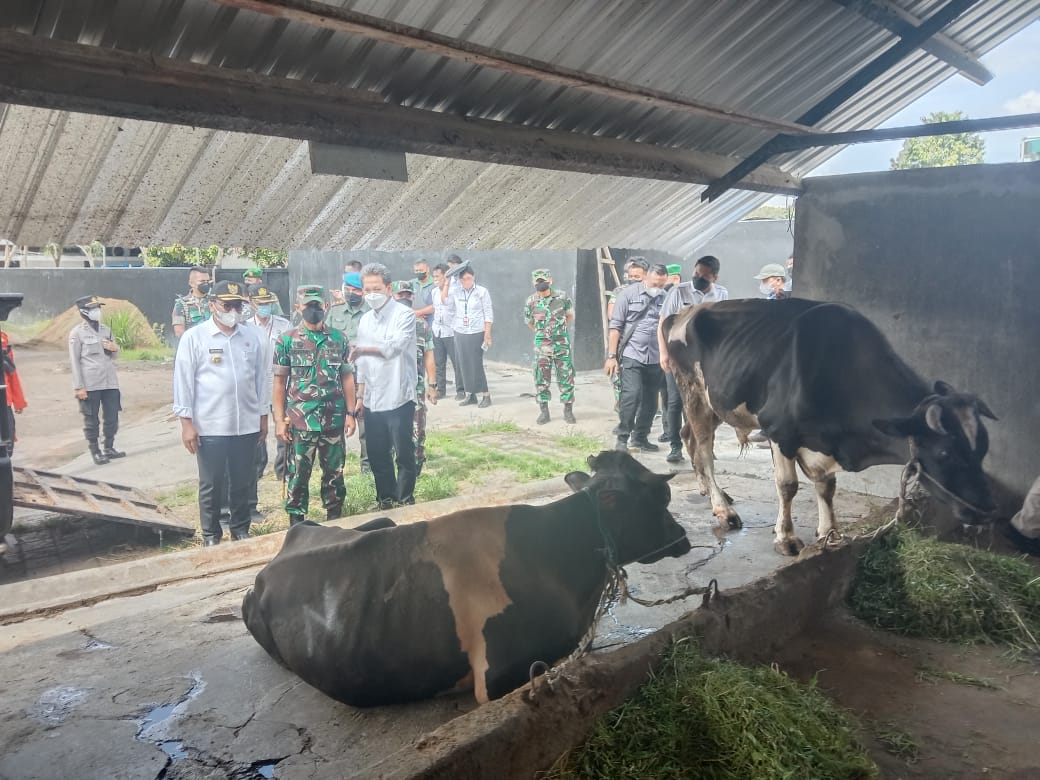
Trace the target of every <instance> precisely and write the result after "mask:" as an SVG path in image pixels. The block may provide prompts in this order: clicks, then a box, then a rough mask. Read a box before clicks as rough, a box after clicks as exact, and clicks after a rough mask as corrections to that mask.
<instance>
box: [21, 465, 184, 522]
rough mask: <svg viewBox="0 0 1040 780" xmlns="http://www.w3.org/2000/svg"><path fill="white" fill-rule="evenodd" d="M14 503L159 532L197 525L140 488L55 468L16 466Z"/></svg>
mask: <svg viewBox="0 0 1040 780" xmlns="http://www.w3.org/2000/svg"><path fill="white" fill-rule="evenodd" d="M12 503H13V504H14V506H21V507H27V508H29V509H41V510H45V511H48V512H57V513H59V514H70V515H80V516H82V517H96V518H100V519H102V520H111V521H113V522H116V523H128V524H130V525H137V526H142V527H144V528H151V529H153V530H155V531H159V532H163V531H168V532H171V533H175V534H185V535H190V534H194V533H195V526H194V525H192V524H190V523H188V522H185V521H184V520H181V519H180V518H179V517H177V516H176V515H174V514H173V513H172V512H170V510H169V509H167V508H166V507H164V506H163V505H162V504H157V503H156V502H155V501H153V500H152V499H150V498H148V496H146V495H145V494H144V493H142V492H141V491H139V490H138V489H137V488H132V487H128V486H126V485H116V484H113V483H111V482H100V481H98V480H96V479H85V478H84V477H70V476H68V475H67V474H56V473H54V472H52V471H37V470H35V469H27V468H21V467H19V466H15V468H14V490H13V496H12Z"/></svg>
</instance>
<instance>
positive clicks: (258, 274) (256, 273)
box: [242, 265, 264, 279]
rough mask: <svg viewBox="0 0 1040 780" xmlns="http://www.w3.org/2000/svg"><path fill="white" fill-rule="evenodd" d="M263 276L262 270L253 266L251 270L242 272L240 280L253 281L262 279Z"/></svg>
mask: <svg viewBox="0 0 1040 780" xmlns="http://www.w3.org/2000/svg"><path fill="white" fill-rule="evenodd" d="M263 275H264V269H263V268H258V267H257V266H255V265H254V266H253V267H252V268H247V269H246V270H245V271H243V272H242V278H243V279H248V278H250V277H252V278H255V279H261V278H263Z"/></svg>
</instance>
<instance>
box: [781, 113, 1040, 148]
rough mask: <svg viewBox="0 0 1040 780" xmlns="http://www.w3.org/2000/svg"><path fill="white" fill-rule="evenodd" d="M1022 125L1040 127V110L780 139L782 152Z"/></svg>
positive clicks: (1002, 128)
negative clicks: (1037, 112) (1039, 111)
mask: <svg viewBox="0 0 1040 780" xmlns="http://www.w3.org/2000/svg"><path fill="white" fill-rule="evenodd" d="M1020 127H1040V114H1016V115H1014V116H994V117H987V118H985V119H955V120H952V121H949V122H931V123H929V124H926V125H904V126H903V127H884V128H879V129H877V130H849V131H846V132H843V133H818V134H816V135H802V136H798V137H797V138H791V137H787V138H784V139H783V141H781V142H778V146H779V147H780V151H781V152H796V151H799V150H801V149H810V148H813V147H818V146H843V145H845V144H869V143H874V142H876V141H896V140H899V139H901V138H921V137H923V136H931V135H954V134H957V133H985V132H990V131H993V130H1015V129H1017V128H1020Z"/></svg>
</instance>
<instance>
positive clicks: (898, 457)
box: [663, 298, 996, 555]
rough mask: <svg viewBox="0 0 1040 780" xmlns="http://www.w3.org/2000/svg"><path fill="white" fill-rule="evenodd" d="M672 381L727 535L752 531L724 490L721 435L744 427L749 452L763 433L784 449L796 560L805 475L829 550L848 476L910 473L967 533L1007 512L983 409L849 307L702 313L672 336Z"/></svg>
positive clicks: (753, 303)
mask: <svg viewBox="0 0 1040 780" xmlns="http://www.w3.org/2000/svg"><path fill="white" fill-rule="evenodd" d="M663 329H664V330H663V332H664V334H665V336H666V339H667V343H668V357H669V362H670V369H671V370H672V371H673V372H674V373H675V377H676V381H677V383H678V384H679V387H680V390H681V391H682V393H683V406H684V410H685V413H686V419H687V426H686V427H685V428H684V439H685V444H686V447H687V449H688V451H689V452H690V456H691V457H692V459H693V463H694V470H695V471H696V473H697V475H698V476H699V477H700V480H701V491H702V493H705V494H706V495H710V496H711V506H712V512H713V513H714V514H715V516H716V517H717V518H718V520H719V522H720V523H721V524H723V525H728V526H729V527H731V528H739V527H740V517H739V515H738V514H737V513H736V511H734V509H733V506H732V504H731V502H730V499H729V496H727V495H726V494H725V493H724V492H723V491H722V490H721V489H720V488H719V486H718V483H717V482H716V481H715V468H714V457H715V456H714V444H715V429H716V428H717V427H718V425H719V423H720V422H726V423H729V424H730V425H732V426H733V427H734V428H735V429H736V431H737V437H738V439H739V441H740V442H741V444H742V445H746V443H747V434H748V433H749V432H750V431H752V430H754V429H756V428H761V429H762V431H763V432H764V433H765V434H766V435H767V436H768V437H769V440H770V442H771V443H772V450H773V462H774V466H775V470H776V488H777V494H778V495H779V498H780V510H779V512H778V514H777V519H776V529H775V533H774V545H775V547H776V549H777V551H778V552H780V553H782V554H784V555H797V554H798V553H799V551H800V550H801V549H802V547H803V544H802V542H801V541H800V540H799V539H798V538H797V537H796V536H795V534H794V527H793V525H792V523H791V501H792V499H794V496H795V494H796V493H797V492H798V475H797V472H796V471H795V464H796V463H797V464H798V465H799V466H800V467H801V469H802V471H803V472H804V473H805V475H806V476H807V477H808V478H809V479H811V480H812V481H813V483H814V484H815V486H816V495H817V498H818V505H819V515H820V517H819V524H818V525H817V528H816V536H817V538H823V537H825V536H826V535H827V534H829V533H830V531H831V530H832V529H833V528H834V510H833V506H832V501H833V498H834V488H835V477H834V475H835V472H837V471H840V470H842V469H844V470H845V471H861V470H862V469H865V468H867V467H868V466H873V465H876V464H880V463H906V462H907V461H908V459H909V458H910V456H911V453H913V457H914V458H915V460H916V462H917V464H918V467H919V470H920V474H921V484H922V485H923V486H924V487H925V488H926V489H927V490H928V491H929V492H930V493H932V494H933V495H934V496H935V497H937V498H938V499H940V500H942V501H944V502H945V503H947V504H949V505H950V506H951V507H952V509H953V511H954V514H955V515H956V516H957V518H958V519H959V520H961V521H962V522H964V523H980V522H983V521H984V520H985V519H986V518H987V517H988V516H989V515H990V514H992V512H993V511H994V509H995V505H994V502H993V499H992V496H991V494H990V488H989V483H988V481H987V478H986V476H985V474H984V473H983V471H982V459H983V458H984V457H985V455H986V451H987V449H988V448H989V437H988V435H987V433H986V428H985V426H984V425H983V424H982V420H981V417H989V418H990V419H993V420H995V419H996V417H994V416H993V413H992V412H991V411H990V410H989V408H988V407H987V406H986V404H984V403H983V402H982V401H981V400H980V399H978V398H976V397H975V396H973V395H967V394H963V393H957V392H955V391H954V390H953V388H951V387H950V386H949V385H948V384H946V383H945V382H936V383H935V384H934V386H929V385H928V384H927V383H926V382H925V381H924V379H922V378H921V377H920V376H918V374H917V373H916V372H914V370H913V369H911V368H910V367H909V366H908V365H907V364H906V363H904V362H903V360H902V359H901V358H900V357H899V356H898V355H897V354H896V353H895V352H894V351H893V350H892V347H891V346H890V345H889V343H888V341H887V340H886V339H885V337H884V336H883V335H882V334H881V332H880V331H879V330H878V329H877V327H875V326H874V325H873V324H872V323H871V322H870V321H869V320H867V319H866V318H865V317H864V316H863V315H861V314H859V313H858V312H856V311H855V310H853V309H851V308H849V307H848V306H844V305H842V304H836V303H818V302H816V301H810V300H805V299H797V298H796V299H789V300H785V301H761V300H737V301H725V302H721V303H711V304H703V305H701V306H697V307H692V308H688V309H685V310H683V311H681V312H679V313H678V314H675V315H673V316H672V317H669V318H668V319H667V320H666V321H665V322H664V324H663Z"/></svg>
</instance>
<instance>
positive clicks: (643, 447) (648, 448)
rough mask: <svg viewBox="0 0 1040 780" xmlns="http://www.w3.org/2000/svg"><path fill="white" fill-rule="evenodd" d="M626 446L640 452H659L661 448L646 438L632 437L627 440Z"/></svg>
mask: <svg viewBox="0 0 1040 780" xmlns="http://www.w3.org/2000/svg"><path fill="white" fill-rule="evenodd" d="M628 448H629V449H630V450H639V451H640V452H660V451H661V448H660V447H658V446H657V445H656V444H651V443H650V442H648V441H647V440H646V439H633V440H632V441H631V442H629V445H628Z"/></svg>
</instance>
